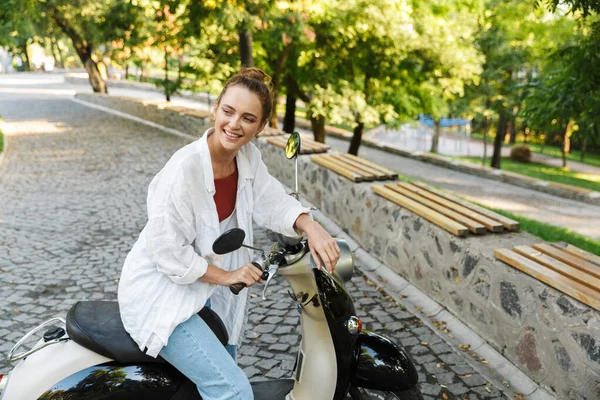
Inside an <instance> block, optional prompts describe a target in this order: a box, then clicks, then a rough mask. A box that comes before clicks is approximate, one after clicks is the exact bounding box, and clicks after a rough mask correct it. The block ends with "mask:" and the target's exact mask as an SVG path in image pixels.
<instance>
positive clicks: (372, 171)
mask: <svg viewBox="0 0 600 400" xmlns="http://www.w3.org/2000/svg"><path fill="white" fill-rule="evenodd" d="M330 157H333V158H335V159H336V160H338V161H340V162H342V163H344V164H347V165H351V166H353V167H355V168H357V169H358V170H361V171H365V172H366V173H368V174H371V175H373V176H374V177H375V179H387V175H385V174H382V173H381V171H378V170H376V169H374V168H371V167H369V166H366V165H362V164H361V163H359V162H356V161H353V160H349V159H347V158H344V157H342V156H341V155H339V154H332V155H330Z"/></svg>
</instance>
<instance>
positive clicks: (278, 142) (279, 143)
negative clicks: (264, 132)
mask: <svg viewBox="0 0 600 400" xmlns="http://www.w3.org/2000/svg"><path fill="white" fill-rule="evenodd" d="M280 139H281V137H279V136H274V137H269V138H267V143H270V144H272V145H274V146H277V147H281V148H282V149H285V145H286V143H284V142H282V141H281V140H280Z"/></svg>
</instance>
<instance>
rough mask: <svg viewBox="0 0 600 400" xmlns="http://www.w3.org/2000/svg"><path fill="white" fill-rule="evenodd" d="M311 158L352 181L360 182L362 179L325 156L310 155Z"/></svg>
mask: <svg viewBox="0 0 600 400" xmlns="http://www.w3.org/2000/svg"><path fill="white" fill-rule="evenodd" d="M311 160H312V161H313V162H315V163H316V164H319V165H320V166H322V167H325V168H327V169H330V170H332V171H333V172H335V173H337V174H340V175H342V176H343V177H346V178H348V179H350V180H351V181H353V182H362V181H363V180H364V178H363V177H362V176H361V175H359V174H357V173H354V172H352V171H349V170H347V169H345V168H343V167H340V166H339V165H338V164H336V163H333V162H331V160H329V159H328V158H327V157H325V156H322V155H319V156H312V158H311Z"/></svg>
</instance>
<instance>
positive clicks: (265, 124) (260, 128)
mask: <svg viewBox="0 0 600 400" xmlns="http://www.w3.org/2000/svg"><path fill="white" fill-rule="evenodd" d="M267 122H268V121H263V123H262V124H260V127H259V128H258V130H257V131H256V135H254V136H255V137H258V134H259V133H261V132H262V131H263V130H264V129H265V126H267Z"/></svg>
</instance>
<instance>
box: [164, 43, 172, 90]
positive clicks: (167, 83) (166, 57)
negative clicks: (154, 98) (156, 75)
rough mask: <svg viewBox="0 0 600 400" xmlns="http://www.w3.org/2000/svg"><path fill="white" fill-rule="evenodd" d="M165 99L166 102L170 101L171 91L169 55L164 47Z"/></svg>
mask: <svg viewBox="0 0 600 400" xmlns="http://www.w3.org/2000/svg"><path fill="white" fill-rule="evenodd" d="M165 97H166V99H167V102H170V101H171V90H170V88H169V53H168V52H167V48H166V47H165Z"/></svg>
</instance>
